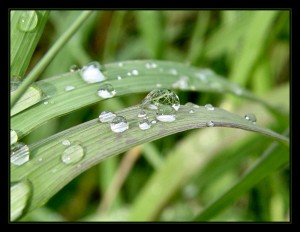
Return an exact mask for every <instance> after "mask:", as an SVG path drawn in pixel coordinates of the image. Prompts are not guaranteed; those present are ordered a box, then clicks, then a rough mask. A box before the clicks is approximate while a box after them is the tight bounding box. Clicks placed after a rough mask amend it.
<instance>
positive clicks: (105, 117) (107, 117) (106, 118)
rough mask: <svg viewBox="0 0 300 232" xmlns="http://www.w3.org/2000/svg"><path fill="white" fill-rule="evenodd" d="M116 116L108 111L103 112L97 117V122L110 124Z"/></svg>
mask: <svg viewBox="0 0 300 232" xmlns="http://www.w3.org/2000/svg"><path fill="white" fill-rule="evenodd" d="M116 116H117V115H116V114H114V113H113V112H109V111H103V112H102V113H101V114H100V115H99V121H100V122H111V121H112V120H113V119H114V118H115V117H116Z"/></svg>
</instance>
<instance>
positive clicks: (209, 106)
mask: <svg viewBox="0 0 300 232" xmlns="http://www.w3.org/2000/svg"><path fill="white" fill-rule="evenodd" d="M204 107H205V109H206V110H214V109H215V107H213V106H212V104H206V105H205V106H204Z"/></svg>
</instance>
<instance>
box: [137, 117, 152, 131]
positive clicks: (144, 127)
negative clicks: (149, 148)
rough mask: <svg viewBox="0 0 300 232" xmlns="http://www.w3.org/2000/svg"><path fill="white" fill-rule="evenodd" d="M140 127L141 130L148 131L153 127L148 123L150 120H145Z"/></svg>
mask: <svg viewBox="0 0 300 232" xmlns="http://www.w3.org/2000/svg"><path fill="white" fill-rule="evenodd" d="M139 127H140V129H141V130H148V129H149V128H150V127H151V123H150V122H149V121H148V119H143V120H142V121H140V122H139Z"/></svg>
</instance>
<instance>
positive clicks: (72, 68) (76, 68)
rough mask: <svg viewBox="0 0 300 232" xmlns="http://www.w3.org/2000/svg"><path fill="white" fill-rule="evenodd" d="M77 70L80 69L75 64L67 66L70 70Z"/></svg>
mask: <svg viewBox="0 0 300 232" xmlns="http://www.w3.org/2000/svg"><path fill="white" fill-rule="evenodd" d="M79 70H80V68H79V67H78V66H77V65H76V64H73V65H71V66H70V68H69V71H70V72H76V71H79Z"/></svg>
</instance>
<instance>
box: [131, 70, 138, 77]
mask: <svg viewBox="0 0 300 232" xmlns="http://www.w3.org/2000/svg"><path fill="white" fill-rule="evenodd" d="M131 73H132V75H134V76H137V75H139V71H138V70H136V69H134V70H132V71H131Z"/></svg>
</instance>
